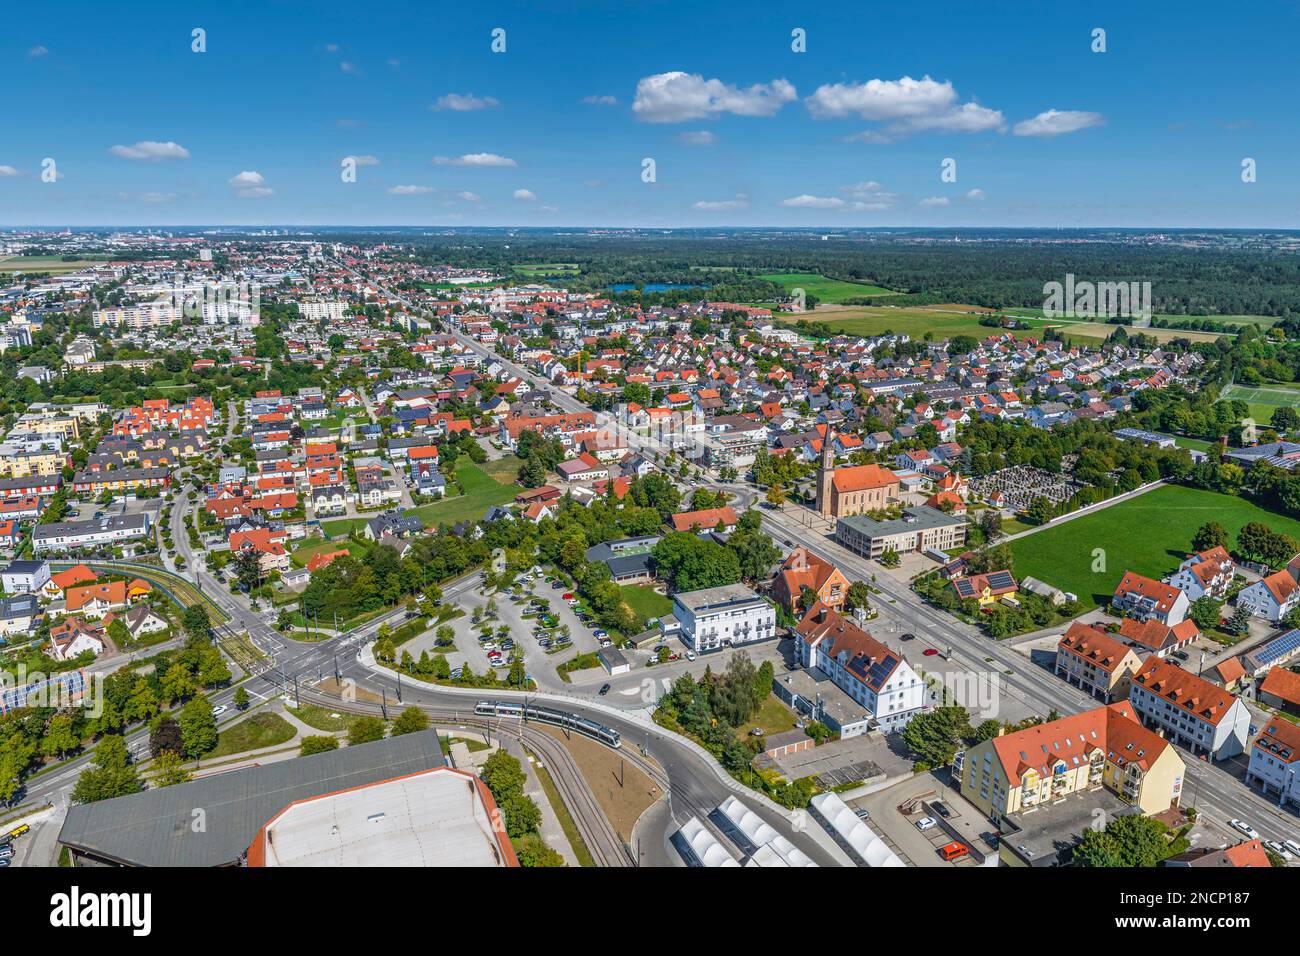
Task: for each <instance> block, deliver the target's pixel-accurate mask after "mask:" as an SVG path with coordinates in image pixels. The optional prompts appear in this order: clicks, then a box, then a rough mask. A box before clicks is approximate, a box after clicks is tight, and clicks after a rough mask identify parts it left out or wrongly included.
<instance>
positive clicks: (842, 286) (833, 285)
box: [758, 272, 898, 302]
mask: <svg viewBox="0 0 1300 956" xmlns="http://www.w3.org/2000/svg"><path fill="white" fill-rule="evenodd" d="M758 278H760V279H766V280H767V281H768V282H775V283H776V284H777V285H780V286H784V287H785V288H786V289H803V290H804V292H806V293H808V294H809V295H814V296H816V297H817V301H818V302H843V301H844V300H845V299H859V298H862V297H863V296H867V295H897V294H898V293H896V292H893V291H892V290H890V289H886V288H884V287H882V286H878V285H871V284H869V283H866V282H845V281H843V280H841V279H828V278H826V276H822V275H817V274H816V273H813V272H769V273H768V274H767V275H761V276H759V277H758Z"/></svg>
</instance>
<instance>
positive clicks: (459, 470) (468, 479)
mask: <svg viewBox="0 0 1300 956" xmlns="http://www.w3.org/2000/svg"><path fill="white" fill-rule="evenodd" d="M517 468H518V466H516V469H517ZM512 478H513V476H512ZM456 479H457V480H458V481H459V482H460V485H461V487H462V488H463V489H464V492H465V493H464V494H461V495H456V496H455V497H454V498H445V499H443V500H442V501H435V502H434V503H433V504H429V505H421V506H420V507H418V508H416V509H415V513H416V514H417V515H419V516H420V518H421V519H423V521H424V523H425V524H426V525H428V526H429V527H431V528H433V527H439V526H441V525H450V524H456V523H457V522H459V521H466V520H477V519H479V518H481V517H483V513H484V512H485V511H487V510H488V509H489V508H491V507H492V506H493V505H503V504H505V503H506V502H508V501H512V500H513V499H514V497H515V495H516V494H517V493H518V491H519V489H518V487H517V486H516V485H515V484H513V482H511V483H510V484H507V483H506V482H502V481H498V480H497V479H495V478H493V477H492V476H491V475H489V474H488V473H487V472H486V471H484V470H483V469H482V468H481V467H480V466H478V465H476V464H474V463H473V462H472V461H469V460H468V459H461V460H459V461H457V462H456Z"/></svg>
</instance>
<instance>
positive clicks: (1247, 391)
mask: <svg viewBox="0 0 1300 956" xmlns="http://www.w3.org/2000/svg"><path fill="white" fill-rule="evenodd" d="M1219 397H1220V398H1222V399H1235V400H1237V401H1240V402H1246V403H1247V404H1248V405H1249V406H1250V417H1251V418H1253V419H1254V420H1255V424H1257V425H1261V426H1265V425H1268V423H1269V422H1270V421H1271V420H1272V418H1273V409H1275V408H1281V407H1284V406H1286V407H1290V408H1300V392H1297V391H1295V390H1294V389H1291V388H1287V387H1286V386H1284V385H1261V386H1259V387H1257V388H1252V387H1250V386H1247V385H1229V386H1228V387H1227V388H1225V389H1224V390H1223V392H1222V393H1220V395H1219Z"/></svg>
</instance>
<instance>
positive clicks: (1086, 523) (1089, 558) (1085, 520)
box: [1009, 485, 1300, 608]
mask: <svg viewBox="0 0 1300 956" xmlns="http://www.w3.org/2000/svg"><path fill="white" fill-rule="evenodd" d="M1207 521H1217V522H1218V523H1219V524H1221V525H1223V527H1224V528H1226V529H1227V531H1228V535H1229V538H1230V539H1231V540H1234V541H1235V540H1236V535H1237V532H1238V531H1240V530H1241V527H1242V526H1243V525H1245V524H1248V523H1250V522H1252V521H1259V522H1263V523H1264V524H1267V525H1268V526H1269V527H1270V528H1272V529H1273V530H1274V531H1279V532H1281V533H1283V534H1289V535H1293V536H1295V537H1298V538H1300V521H1296V520H1295V519H1294V518H1288V517H1285V516H1283V515H1279V514H1275V513H1273V512H1271V511H1266V510H1264V509H1263V508H1261V507H1259V506H1258V505H1255V504H1253V503H1252V502H1250V501H1247V500H1246V499H1245V498H1237V497H1234V496H1232V495H1221V494H1218V493H1217V492H1213V491H1203V490H1201V489H1198V488H1185V487H1182V486H1181V485H1162V486H1161V487H1159V488H1157V489H1155V490H1154V491H1149V492H1147V493H1146V494H1144V495H1139V496H1138V497H1136V498H1131V499H1129V500H1128V501H1124V502H1121V503H1120V504H1117V505H1113V506H1111V507H1109V508H1103V509H1102V510H1100V511H1096V512H1093V513H1092V514H1089V515H1087V516H1085V517H1081V518H1075V519H1074V520H1072V521H1066V522H1063V523H1060V524H1056V525H1054V526H1049V527H1047V528H1044V529H1043V530H1042V531H1036V532H1034V533H1033V534H1029V535H1026V536H1025V537H1023V538H1017V539H1016V540H1015V541H1012V542H1010V544H1009V546H1010V548H1011V551H1012V553H1013V554H1014V555H1015V568H1014V571H1015V575H1016V577H1017V578H1024V577H1026V576H1031V577H1035V578H1038V579H1039V580H1040V581H1046V582H1047V583H1048V584H1053V585H1055V586H1056V587H1058V588H1060V589H1061V590H1063V591H1070V592H1073V593H1074V594H1077V595H1078V596H1079V600H1080V601H1081V602H1082V603H1083V604H1084V606H1086V607H1088V608H1093V607H1097V606H1098V605H1101V604H1105V603H1106V602H1107V601H1108V600H1109V599H1110V596H1111V595H1112V594H1113V593H1114V591H1115V585H1117V584H1118V583H1119V579H1120V578H1121V577H1123V575H1124V572H1125V571H1136V572H1138V573H1139V574H1145V575H1146V576H1147V577H1151V578H1157V579H1159V578H1161V577H1163V576H1164V575H1166V574H1168V573H1169V572H1170V571H1172V570H1174V569H1175V568H1176V567H1178V564H1179V562H1180V561H1182V559H1183V558H1185V557H1186V556H1187V554H1188V552H1189V551H1190V550H1191V546H1192V535H1194V534H1195V533H1196V529H1197V528H1199V527H1200V526H1201V525H1203V524H1205V523H1206V522H1207ZM1098 548H1100V549H1101V550H1102V551H1103V552H1104V558H1105V561H1104V566H1105V570H1104V571H1101V570H1098V571H1096V572H1094V571H1093V567H1094V563H1097V564H1098V566H1100V556H1099V555H1097V554H1096V549H1098Z"/></svg>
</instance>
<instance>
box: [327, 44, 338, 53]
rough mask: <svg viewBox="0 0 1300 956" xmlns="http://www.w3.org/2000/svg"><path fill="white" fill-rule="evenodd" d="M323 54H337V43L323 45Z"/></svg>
mask: <svg viewBox="0 0 1300 956" xmlns="http://www.w3.org/2000/svg"><path fill="white" fill-rule="evenodd" d="M325 52H326V53H337V52H339V45H338V44H337V43H326V44H325Z"/></svg>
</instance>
